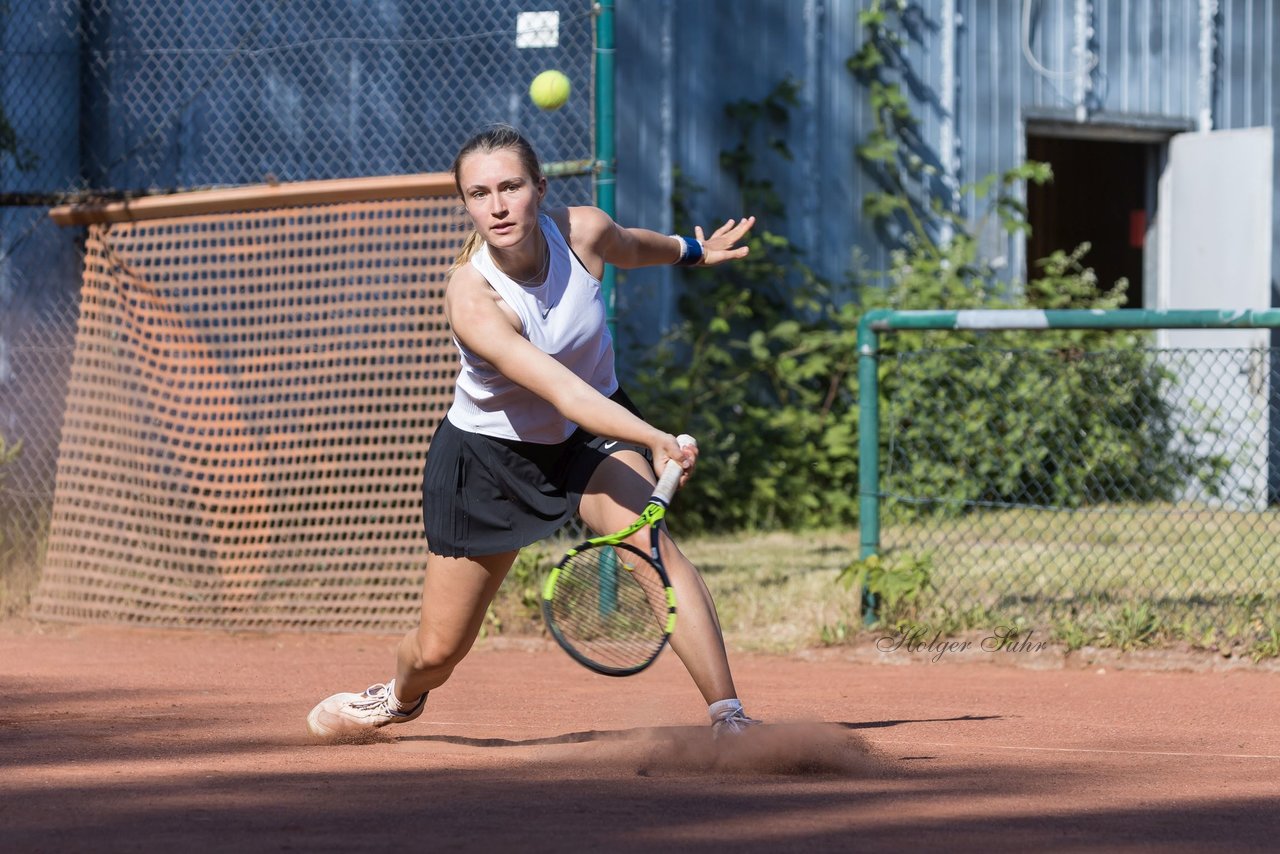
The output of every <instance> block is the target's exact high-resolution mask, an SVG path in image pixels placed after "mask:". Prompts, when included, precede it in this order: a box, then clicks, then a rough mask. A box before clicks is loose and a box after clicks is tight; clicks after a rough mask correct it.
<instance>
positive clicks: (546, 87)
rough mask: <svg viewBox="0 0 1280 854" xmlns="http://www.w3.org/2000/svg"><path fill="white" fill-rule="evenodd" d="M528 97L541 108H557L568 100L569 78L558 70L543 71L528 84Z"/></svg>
mask: <svg viewBox="0 0 1280 854" xmlns="http://www.w3.org/2000/svg"><path fill="white" fill-rule="evenodd" d="M529 97H530V98H531V99H532V100H533V103H535V104H537V105H538V108H539V109H543V110H558V109H560V108H561V107H563V106H564V102H565V101H567V100H569V78H568V77H565V76H564V75H563V74H561V73H560V72H559V71H544V72H542V73H541V74H539V75H538V76H537V77H535V78H533V82H532V83H530V84H529Z"/></svg>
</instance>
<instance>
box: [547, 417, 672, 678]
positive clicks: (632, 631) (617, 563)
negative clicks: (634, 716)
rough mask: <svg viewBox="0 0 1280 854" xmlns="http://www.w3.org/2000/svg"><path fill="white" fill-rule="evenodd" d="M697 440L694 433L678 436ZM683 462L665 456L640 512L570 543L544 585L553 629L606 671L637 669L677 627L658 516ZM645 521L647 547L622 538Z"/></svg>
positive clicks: (590, 664)
mask: <svg viewBox="0 0 1280 854" xmlns="http://www.w3.org/2000/svg"><path fill="white" fill-rule="evenodd" d="M677 441H678V442H679V443H680V446H681V447H687V446H689V445H696V444H697V443H696V442H695V441H694V439H693V437H692V436H686V435H682V436H680V437H678V438H677ZM682 471H683V469H682V467H681V465H680V463H678V462H676V461H674V460H672V461H670V462H668V463H667V466H666V468H665V469H664V470H663V472H662V477H661V478H660V479H659V480H658V485H657V486H656V487H654V490H653V495H652V496H650V498H649V503H648V504H647V505H646V506H645V508H644V512H643V513H641V514H640V518H638V519H636V520H635V521H634V522H632V523H631V524H630V525H628V526H627V527H625V528H623V529H622V530H621V531H617V532H616V533H613V534H609V535H607V536H603V537H595V538H594V539H590V540H587V541H586V542H585V543H582V544H581V545H578V546H574V547H573V548H571V549H569V551H568V552H567V553H566V554H565V556H564V557H563V558H562V559H561V560H560V563H558V564H557V565H556V566H555V568H554V569H552V570H551V574H550V575H548V576H547V581H546V584H544V585H543V588H542V616H543V619H544V620H545V621H546V624H547V628H548V629H550V630H551V636H552V637H554V638H555V639H556V642H557V643H559V644H560V646H561V647H563V648H564V650H565V652H567V653H569V655H570V656H572V657H573V659H574V660H575V661H577V662H578V663H579V664H582V665H583V666H584V667H587V668H589V669H591V670H594V671H595V672H596V673H601V674H604V675H605V676H630V675H632V674H634V673H639V672H640V671H641V670H644V669H645V668H646V667H648V666H649V665H650V664H653V662H654V659H656V658H657V657H658V653H660V652H662V649H663V647H665V646H666V645H667V639H668V638H669V637H670V636H671V633H672V632H673V631H674V630H675V627H676V594H675V591H674V590H673V589H672V588H671V581H670V580H669V579H668V578H667V571H666V568H665V567H663V565H662V556H661V555H660V554H659V552H658V523H659V522H661V521H662V519H663V517H665V516H666V515H667V506H668V505H669V504H670V503H671V497H672V496H673V495H674V494H675V491H676V486H677V485H678V484H679V483H680V475H681V473H682ZM646 525H647V526H648V527H649V553H648V554H645V553H644V552H643V551H641V550H640V549H638V548H636V547H635V546H632V545H631V544H630V543H626V542H624V540H626V539H627V538H628V537H630V536H631V535H632V534H634V533H636V532H637V531H639V530H641V529H643V528H644V527H645V526H646Z"/></svg>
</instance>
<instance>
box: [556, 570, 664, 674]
mask: <svg viewBox="0 0 1280 854" xmlns="http://www.w3.org/2000/svg"><path fill="white" fill-rule="evenodd" d="M550 607H551V618H552V619H553V620H554V621H555V623H556V626H557V628H558V629H559V631H560V633H561V634H562V635H563V636H564V639H565V640H566V641H568V642H569V643H570V644H571V645H572V646H573V647H574V648H575V649H576V650H577V651H578V653H579V654H581V655H583V656H585V657H587V658H589V659H591V660H592V661H594V662H596V663H597V664H600V665H603V666H605V667H611V668H618V669H629V668H633V667H638V666H640V665H643V664H645V663H647V662H648V661H650V660H651V659H652V658H653V657H654V656H656V655H657V654H658V652H659V651H660V650H661V649H662V646H663V644H664V643H665V641H666V622H667V612H668V604H667V592H666V584H665V583H664V582H663V579H662V576H661V575H660V574H659V573H658V571H657V569H656V568H655V567H654V566H653V564H652V563H651V562H650V561H649V560H648V559H647V558H645V557H643V556H642V555H641V554H640V553H639V552H638V551H632V550H622V549H614V548H612V547H608V546H604V547H598V548H591V549H586V550H583V551H580V552H578V553H577V554H575V555H573V556H571V557H569V558H567V559H566V560H565V561H564V562H562V563H561V565H560V575H559V578H558V580H557V582H556V588H555V595H554V596H553V597H552V599H551V601H550Z"/></svg>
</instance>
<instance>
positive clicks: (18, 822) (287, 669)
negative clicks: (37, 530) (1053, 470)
mask: <svg viewBox="0 0 1280 854" xmlns="http://www.w3.org/2000/svg"><path fill="white" fill-rule="evenodd" d="M394 644H395V639H394V638H387V637H371V636H333V635H228V634H206V633H194V632H193V633H182V632H171V631H155V630H130V629H113V628H93V627H79V628H68V627H50V626H44V627H41V626H35V625H32V624H30V623H22V622H11V623H7V624H0V851H4V852H10V851H12V852H46V851H47V852H65V851H163V850H169V851H184V852H185V851H194V852H205V851H215V850H216V851H227V850H235V851H342V852H352V851H379V852H398V851H401V850H413V851H495V850H498V851H501V850H515V851H521V852H542V851H548V852H551V851H555V852H560V851H605V850H607V851H618V852H629V851H664V852H665V851H677V852H679V851H708V852H710V851H716V852H726V851H734V852H740V851H747V852H777V851H806V852H815V851H849V850H871V851H874V850H884V851H902V850H908V849H916V850H948V851H965V850H970V851H979V850H991V849H1009V850H1011V849H1016V848H1025V849H1029V850H1037V851H1079V850H1086V849H1089V850H1113V851H1203V850H1207V849H1217V850H1237V851H1239V850H1259V851H1261V850H1275V848H1276V845H1277V844H1278V843H1280V782H1278V781H1280V716H1277V714H1276V710H1277V709H1278V708H1280V674H1277V673H1276V672H1274V671H1264V670H1248V669H1239V670H1232V671H1229V672H1155V671H1149V670H1148V671H1139V670H1116V669H1114V668H1113V667H1108V668H1107V670H1106V672H1105V673H1099V672H1097V669H1095V668H1088V669H1080V668H1072V667H1068V668H1061V667H1059V668H1057V669H1031V668H1027V667H1015V666H1001V665H995V664H988V663H965V662H963V661H960V660H957V659H956V658H954V657H952V658H949V659H946V660H944V661H942V662H940V663H937V664H933V663H929V662H928V660H927V658H920V659H918V660H913V662H912V663H911V664H908V665H905V666H900V667H894V666H885V665H882V664H874V663H867V662H866V661H863V660H857V657H856V656H843V655H841V654H835V655H830V654H828V655H822V656H816V657H815V656H809V657H804V656H798V657H790V658H784V657H769V656H754V655H735V656H734V664H735V670H736V675H737V679H738V684H739V688H740V690H741V693H742V695H743V697H744V699H745V700H746V701H747V705H748V709H749V710H750V711H751V712H752V713H753V714H755V715H757V716H761V717H764V718H766V719H768V720H769V721H770V722H771V724H772V726H771V727H770V728H768V729H767V730H764V731H762V732H761V735H760V737H759V738H758V739H753V740H752V741H751V742H745V741H744V742H738V743H737V744H735V745H732V746H725V745H723V744H716V743H713V742H712V741H711V739H710V735H709V732H708V728H707V727H706V713H705V706H704V705H703V704H702V702H701V700H700V698H699V697H698V696H697V694H696V692H695V691H694V689H693V687H692V685H691V683H690V682H689V680H688V678H687V677H686V676H685V674H684V672H683V670H682V669H681V668H680V666H679V662H678V661H677V659H676V658H675V657H674V655H671V654H670V653H666V654H664V656H663V658H662V659H661V660H660V661H659V662H658V664H657V665H655V667H653V668H652V669H651V670H650V671H648V672H646V673H644V674H642V675H640V676H637V677H633V678H630V679H608V678H605V677H600V676H595V675H592V674H590V673H588V672H587V671H586V670H583V669H582V668H580V667H578V666H577V665H576V664H574V663H573V662H571V661H570V660H569V659H568V658H567V657H566V656H565V655H564V654H563V653H562V652H560V651H559V650H558V649H557V648H555V647H554V646H549V645H547V644H544V643H541V642H527V643H511V642H501V643H500V642H488V643H486V642H483V641H482V642H481V644H480V645H479V646H478V647H477V649H476V650H475V652H473V654H472V655H471V656H470V657H469V658H468V659H467V660H466V661H465V662H464V663H463V664H462V666H461V667H459V668H458V670H457V672H456V673H455V675H454V679H453V680H452V681H451V682H450V683H449V684H447V685H446V686H444V687H443V688H441V689H439V690H437V691H435V692H433V693H432V696H431V698H430V700H429V703H428V706H427V710H426V713H425V714H424V716H423V717H422V718H421V719H419V720H417V721H415V722H413V723H411V724H407V725H404V726H402V727H398V728H391V729H389V730H385V731H384V732H386V733H387V735H386V736H385V737H379V738H378V739H377V740H374V741H371V742H370V743H365V744H341V745H330V744H320V743H316V742H315V741H314V740H312V739H311V738H310V737H309V736H307V735H306V734H305V728H304V723H303V721H304V717H305V715H306V713H307V711H308V710H309V709H310V708H311V706H312V705H313V704H314V703H315V702H317V701H318V700H320V699H321V698H323V697H324V696H326V695H327V694H330V693H333V692H334V691H339V690H360V689H362V688H364V687H365V686H366V685H368V684H370V683H372V682H377V681H382V680H384V679H385V678H387V677H388V676H390V670H389V667H390V665H391V661H392V657H391V650H392V649H393V647H394Z"/></svg>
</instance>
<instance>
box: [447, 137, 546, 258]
mask: <svg viewBox="0 0 1280 854" xmlns="http://www.w3.org/2000/svg"><path fill="white" fill-rule="evenodd" d="M507 149H510V150H512V151H514V152H516V154H518V155H519V156H520V164H521V165H522V166H524V168H525V171H526V172H528V173H529V177H530V178H532V179H533V181H534V183H535V184H536V183H540V182H541V181H542V165H541V164H540V163H538V154H537V152H535V151H534V150H533V145H532V144H531V143H530V142H529V140H527V139H525V137H524V134H522V133H520V131H518V130H516V129H515V128H514V127H512V126H511V125H507V124H495V125H490V126H489V127H487V128H485V129H484V130H482V131H480V132H479V133H477V134H475V135H474V136H472V137H471V138H470V139H468V140H467V141H466V142H465V143H463V145H462V148H460V149H458V156H457V157H455V158H453V166H452V171H453V184H454V186H455V187H457V188H458V198H462V159H463V158H464V157H467V156H468V155H470V154H476V153H480V154H492V153H493V152H495V151H505V150H507ZM483 242H484V238H482V237H481V236H480V232H478V231H476V230H475V229H472V231H471V233H470V234H468V235H467V239H466V240H465V241H463V244H462V248H460V249H459V250H458V255H457V257H455V258H454V259H453V266H452V267H450V268H449V275H450V276H452V275H453V274H454V273H455V272H456V271H457V270H458V268H460V267H462V266H465V265H466V263H467V262H468V261H470V260H471V256H473V255H475V254H476V252H477V251H479V249H480V244H481V243H483Z"/></svg>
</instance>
